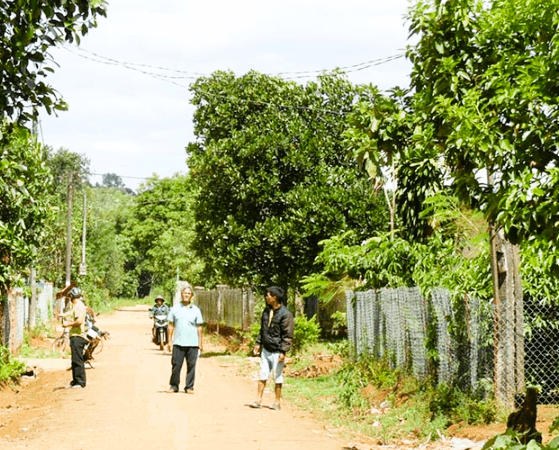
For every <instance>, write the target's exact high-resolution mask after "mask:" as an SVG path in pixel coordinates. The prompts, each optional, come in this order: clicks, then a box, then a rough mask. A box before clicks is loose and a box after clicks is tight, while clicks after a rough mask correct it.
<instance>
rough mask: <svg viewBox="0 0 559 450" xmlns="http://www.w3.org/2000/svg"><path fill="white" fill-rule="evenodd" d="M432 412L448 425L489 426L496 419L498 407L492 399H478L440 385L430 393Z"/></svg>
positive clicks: (453, 388) (461, 391)
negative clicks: (461, 423)
mask: <svg viewBox="0 0 559 450" xmlns="http://www.w3.org/2000/svg"><path fill="white" fill-rule="evenodd" d="M429 396H430V405H429V406H430V411H431V413H432V414H433V417H441V418H444V419H445V420H446V421H447V425H451V424H453V423H460V422H463V423H467V424H474V425H475V424H487V423H491V422H493V421H495V419H496V411H497V408H496V405H495V402H494V401H492V400H491V399H485V398H477V397H476V396H474V395H472V394H471V393H468V392H464V391H463V390H462V389H460V388H458V387H456V386H448V385H444V384H440V385H438V386H436V387H435V388H434V390H433V391H432V392H431V393H430V395H429Z"/></svg>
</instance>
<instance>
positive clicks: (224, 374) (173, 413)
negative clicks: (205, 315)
mask: <svg viewBox="0 0 559 450" xmlns="http://www.w3.org/2000/svg"><path fill="white" fill-rule="evenodd" d="M99 325H100V327H101V328H102V329H104V330H108V331H110V333H111V340H109V341H106V342H105V346H104V349H103V351H102V353H100V354H99V355H98V357H97V358H96V361H95V363H94V365H95V368H94V369H88V370H87V388H86V389H60V388H61V387H63V386H64V385H65V384H66V383H67V382H68V381H69V379H70V373H69V372H66V371H65V370H64V368H63V367H64V366H66V365H67V364H68V361H67V360H63V361H62V364H63V366H60V361H58V362H57V361H44V362H43V363H42V364H43V365H44V366H45V370H47V371H46V372H45V373H44V374H42V377H45V380H46V381H45V380H44V381H43V383H42V384H41V385H40V384H39V382H38V381H34V382H32V385H30V386H29V389H32V388H35V389H37V387H39V386H41V390H37V391H36V392H35V401H36V402H38V403H39V404H34V405H30V406H25V405H23V406H22V405H19V406H18V409H19V411H17V414H15V413H14V412H13V413H12V415H11V416H10V418H4V419H5V423H4V424H3V426H1V427H0V448H2V449H37V450H80V449H83V450H86V449H87V450H91V449H96V450H97V449H103V450H111V449H119V450H139V449H150V448H151V449H161V448H165V449H216V450H217V449H227V450H236V449H243V450H251V449H266V450H274V449H290V450H297V449H305V450H307V449H324V450H330V449H332V450H334V449H336V450H340V449H343V448H344V447H347V446H348V443H347V442H344V441H343V440H342V439H340V438H339V437H336V436H334V435H332V434H331V433H329V432H328V431H327V430H326V429H325V428H324V427H323V426H322V425H320V424H318V423H316V422H314V421H312V420H311V418H309V417H308V416H307V415H306V414H305V413H302V412H300V411H298V410H296V409H295V408H293V407H290V405H288V404H284V405H283V410H282V411H273V410H271V409H268V408H262V409H260V410H255V409H251V408H249V407H248V406H247V405H248V403H250V402H251V401H252V400H253V399H254V396H255V389H256V382H255V381H253V380H252V379H251V377H245V376H239V375H238V374H237V370H236V369H235V368H234V367H228V366H227V365H226V364H224V363H223V362H220V361H219V359H218V358H215V357H212V356H211V352H209V353H208V354H207V355H206V356H204V355H203V356H204V357H202V358H200V359H199V360H198V361H199V362H198V373H197V379H196V386H195V387H196V392H195V394H185V393H184V392H182V391H181V392H180V393H177V394H170V393H167V392H166V390H167V388H168V380H169V375H170V366H171V363H170V358H171V357H170V355H169V354H163V353H162V352H161V351H160V350H158V349H157V348H156V347H155V346H154V345H153V344H152V343H151V341H150V337H151V332H150V329H151V321H150V319H149V318H148V314H147V311H146V309H144V310H138V309H134V310H129V311H119V312H117V313H116V314H114V315H111V316H102V317H101V318H100V319H99ZM56 364H58V371H56V370H54V371H53V369H56V367H57V366H56ZM49 367H51V369H49ZM60 369H62V370H60ZM183 370H184V369H183ZM181 383H184V374H183V375H182V376H181ZM34 384H36V385H37V386H36V387H34ZM183 387H184V386H182V385H181V389H182V388H183ZM272 387H273V385H272ZM286 389H289V386H288V385H286ZM264 400H265V402H264V404H271V403H272V400H273V394H272V393H271V392H267V393H265V398H264ZM26 412H27V413H28V414H26ZM1 421H2V417H1V416H0V422H1Z"/></svg>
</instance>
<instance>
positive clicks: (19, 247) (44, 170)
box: [0, 124, 52, 293]
mask: <svg viewBox="0 0 559 450" xmlns="http://www.w3.org/2000/svg"><path fill="white" fill-rule="evenodd" d="M0 134H1V135H2V139H0V142H1V144H0V293H3V292H5V291H6V289H8V288H10V287H11V286H12V285H13V283H14V282H16V281H17V279H18V278H20V277H21V275H22V274H25V273H26V272H27V268H28V267H29V264H31V263H32V262H33V261H34V260H35V259H36V258H37V249H38V248H39V247H40V246H41V243H42V240H43V234H44V227H45V223H46V222H47V221H48V218H49V216H50V213H51V209H50V207H49V204H48V197H47V196H45V192H48V190H49V188H50V186H51V183H52V176H51V174H50V171H49V169H48V167H47V165H46V164H45V161H44V156H43V150H42V148H41V146H40V145H39V144H38V143H37V142H36V140H35V139H34V138H33V137H32V136H31V135H30V133H29V132H28V131H27V130H26V129H23V128H20V127H13V126H9V127H7V126H6V125H5V124H0Z"/></svg>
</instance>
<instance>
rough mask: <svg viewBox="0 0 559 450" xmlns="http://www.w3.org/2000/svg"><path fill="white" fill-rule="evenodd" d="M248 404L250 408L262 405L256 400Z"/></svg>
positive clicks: (258, 407)
mask: <svg viewBox="0 0 559 450" xmlns="http://www.w3.org/2000/svg"><path fill="white" fill-rule="evenodd" d="M248 406H250V407H251V408H254V409H260V408H262V405H261V404H260V403H258V402H252V403H251V404H250V405H248Z"/></svg>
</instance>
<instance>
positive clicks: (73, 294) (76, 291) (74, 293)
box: [68, 287, 82, 302]
mask: <svg viewBox="0 0 559 450" xmlns="http://www.w3.org/2000/svg"><path fill="white" fill-rule="evenodd" d="M81 296H82V290H81V289H80V288H79V287H73V288H72V289H70V292H68V297H69V298H70V300H71V301H72V302H73V301H74V300H76V299H78V298H81Z"/></svg>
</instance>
